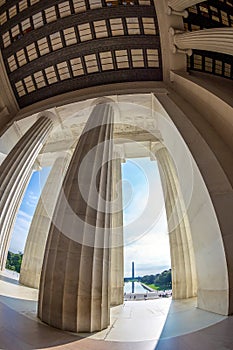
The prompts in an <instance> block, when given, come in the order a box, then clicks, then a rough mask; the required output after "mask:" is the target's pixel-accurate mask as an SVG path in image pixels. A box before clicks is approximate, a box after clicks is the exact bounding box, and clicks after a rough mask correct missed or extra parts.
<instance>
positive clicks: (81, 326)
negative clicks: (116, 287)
mask: <svg viewBox="0 0 233 350" xmlns="http://www.w3.org/2000/svg"><path fill="white" fill-rule="evenodd" d="M112 123H113V108H112V106H111V105H110V104H100V105H97V106H95V107H94V109H93V111H92V113H91V115H90V117H89V119H88V121H87V124H86V126H85V128H84V130H83V133H82V135H81V137H80V139H79V142H78V144H77V147H76V149H75V151H74V154H73V157H72V159H71V162H70V165H69V168H68V171H67V173H66V176H65V179H64V182H63V185H62V189H61V191H60V194H59V197H58V201H57V205H56V208H55V211H54V215H53V219H52V224H51V226H50V231H49V236H48V240H47V244H46V249H45V257H44V262H43V267H42V273H41V282H40V293H39V307H38V316H39V317H40V319H41V320H42V321H44V322H46V323H48V324H50V325H52V326H55V327H57V328H60V329H65V330H70V331H75V332H93V331H97V330H101V329H103V328H106V327H107V326H108V324H109V315H110V313H109V308H110V306H109V292H110V288H109V282H110V281H109V276H110V273H109V269H110V267H109V265H110V261H109V259H110V254H109V244H110V242H109V237H110V226H111V225H110V224H111V222H110V220H111V216H110V213H109V202H110V198H111V190H110V189H111V187H110V186H111V184H110V181H111V166H110V164H111V162H109V161H110V160H111V154H112V146H111V144H112V143H111V138H112V128H113V125H112Z"/></svg>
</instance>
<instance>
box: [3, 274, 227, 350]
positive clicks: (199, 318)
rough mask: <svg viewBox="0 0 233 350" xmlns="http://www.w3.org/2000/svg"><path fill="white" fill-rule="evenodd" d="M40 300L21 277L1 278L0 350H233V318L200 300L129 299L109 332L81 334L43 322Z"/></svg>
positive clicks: (115, 315) (114, 314) (113, 313)
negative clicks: (200, 303)
mask: <svg viewBox="0 0 233 350" xmlns="http://www.w3.org/2000/svg"><path fill="white" fill-rule="evenodd" d="M36 300H37V291H36V290H35V289H31V288H26V287H23V286H20V285H19V284H18V281H17V274H13V275H12V273H11V274H9V273H8V272H4V273H2V274H1V275H0V318H1V323H0V349H6V350H29V349H31V350H32V349H50V350H52V349H56V350H66V349H70V350H72V349H77V350H99V349H101V350H209V349H211V350H226V349H230V350H233V317H223V316H220V315H216V314H213V313H209V312H205V311H202V310H199V309H197V308H196V306H195V303H196V300H195V299H191V300H188V301H172V300H171V299H170V298H162V299H155V300H145V301H144V300H142V301H128V302H125V303H124V305H122V306H118V307H114V308H112V309H111V325H110V326H109V327H108V329H106V330H104V331H102V332H98V333H95V334H79V335H77V334H72V333H69V332H63V331H59V330H57V329H55V328H52V327H49V326H47V325H45V324H43V323H41V322H40V321H39V320H38V319H37V317H36V312H37V301H36Z"/></svg>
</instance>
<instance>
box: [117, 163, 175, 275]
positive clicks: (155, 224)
mask: <svg viewBox="0 0 233 350" xmlns="http://www.w3.org/2000/svg"><path fill="white" fill-rule="evenodd" d="M122 181H123V182H122V189H123V222H124V243H125V249H124V251H125V259H124V271H125V273H124V274H125V277H130V276H131V274H132V271H131V268H132V262H133V261H134V266H135V276H143V275H146V274H156V273H160V272H162V271H164V270H165V269H168V268H170V266H171V262H170V248H169V238H168V231H167V219H166V212H165V207H164V198H163V191H162V186H161V181H160V176H159V170H158V166H157V162H156V161H151V160H150V159H149V158H138V159H128V160H127V161H126V162H125V163H123V164H122Z"/></svg>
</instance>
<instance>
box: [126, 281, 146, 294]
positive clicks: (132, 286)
mask: <svg viewBox="0 0 233 350" xmlns="http://www.w3.org/2000/svg"><path fill="white" fill-rule="evenodd" d="M147 292H148V291H147V290H146V289H145V288H143V286H142V285H141V283H140V282H126V283H125V285H124V293H126V294H128V293H147Z"/></svg>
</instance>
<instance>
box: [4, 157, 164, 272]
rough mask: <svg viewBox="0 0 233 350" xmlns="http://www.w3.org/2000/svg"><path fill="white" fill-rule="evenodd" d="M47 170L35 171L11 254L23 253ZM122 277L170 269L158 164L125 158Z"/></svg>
mask: <svg viewBox="0 0 233 350" xmlns="http://www.w3.org/2000/svg"><path fill="white" fill-rule="evenodd" d="M49 171H50V168H43V169H42V170H41V171H35V172H34V173H33V174H32V177H31V180H30V182H29V185H28V187H27V190H26V192H25V195H24V198H23V201H22V204H21V206H20V209H19V212H18V215H17V218H16V222H15V226H14V231H13V234H12V239H11V244H10V251H13V252H15V253H17V252H19V251H20V252H23V251H24V246H25V242H26V238H27V234H28V231H29V227H30V223H31V220H32V217H33V214H34V211H35V209H36V205H37V202H38V200H39V197H40V193H41V190H42V188H43V185H44V183H45V181H46V178H47V176H48V174H49ZM122 191H123V220H124V244H125V247H124V266H125V273H124V275H125V277H129V276H131V266H132V261H134V264H135V276H143V275H146V274H156V273H160V272H162V271H163V270H165V269H168V268H170V251H169V240H168V233H167V222H166V213H165V208H164V199H163V193H162V187H161V182H160V176H159V172H158V167H157V162H156V161H151V160H150V159H149V158H139V159H128V160H126V162H125V163H123V164H122Z"/></svg>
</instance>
